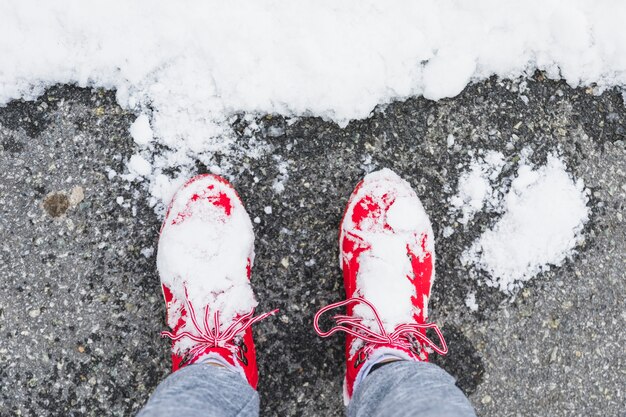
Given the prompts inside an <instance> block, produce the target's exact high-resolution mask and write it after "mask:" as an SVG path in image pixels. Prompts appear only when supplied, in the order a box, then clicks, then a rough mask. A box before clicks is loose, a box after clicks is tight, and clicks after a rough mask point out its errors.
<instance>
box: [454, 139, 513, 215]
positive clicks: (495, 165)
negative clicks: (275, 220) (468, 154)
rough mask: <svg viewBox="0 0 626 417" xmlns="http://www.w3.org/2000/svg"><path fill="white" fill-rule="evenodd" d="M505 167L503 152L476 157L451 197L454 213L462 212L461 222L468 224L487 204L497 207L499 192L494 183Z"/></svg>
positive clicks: (491, 152) (492, 152) (488, 152)
mask: <svg viewBox="0 0 626 417" xmlns="http://www.w3.org/2000/svg"><path fill="white" fill-rule="evenodd" d="M503 167H504V155H503V154H502V153H501V152H496V151H487V152H486V153H485V155H484V156H479V157H476V158H474V159H473V160H472V161H471V163H470V165H469V171H467V172H465V173H463V174H462V175H461V178H460V179H459V185H458V192H457V194H456V195H454V196H453V197H451V198H450V205H451V208H452V211H453V213H459V212H460V213H461V215H462V216H461V218H460V219H459V223H461V224H467V223H468V222H469V221H471V220H472V219H473V218H474V215H475V214H476V213H477V212H478V211H480V210H482V209H483V206H484V205H485V204H488V205H489V206H490V207H495V206H496V205H497V204H498V194H497V191H496V190H494V188H493V186H492V184H493V182H494V181H495V180H496V179H497V178H498V176H499V175H500V172H501V171H502V168H503Z"/></svg>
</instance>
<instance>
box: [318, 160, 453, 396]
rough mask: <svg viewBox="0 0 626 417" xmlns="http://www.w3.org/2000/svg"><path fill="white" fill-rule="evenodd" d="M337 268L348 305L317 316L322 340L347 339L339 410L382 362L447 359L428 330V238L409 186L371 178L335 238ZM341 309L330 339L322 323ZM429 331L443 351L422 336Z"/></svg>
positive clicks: (385, 174)
mask: <svg viewBox="0 0 626 417" xmlns="http://www.w3.org/2000/svg"><path fill="white" fill-rule="evenodd" d="M339 250H340V259H339V261H340V266H341V268H342V270H343V276H344V286H345V291H346V299H345V300H344V301H340V302H337V303H334V304H330V305H328V306H326V307H324V308H322V309H321V310H319V311H318V313H317V314H316V315H315V320H314V327H315V330H316V332H317V333H318V334H319V335H320V336H322V337H327V336H330V335H332V334H334V333H336V332H339V331H343V332H346V333H347V335H346V376H345V381H344V402H345V404H346V405H347V404H348V403H349V402H350V399H351V398H352V395H353V393H354V389H355V387H356V386H357V385H358V383H359V382H360V381H362V380H363V378H364V377H365V376H367V374H368V373H369V371H370V370H371V368H372V366H374V365H375V364H377V363H381V362H382V361H387V360H394V359H399V360H411V361H428V353H429V352H432V351H435V352H437V353H439V354H446V353H447V351H448V348H447V346H446V343H445V341H444V339H443V336H442V334H441V332H440V331H439V328H438V327H437V326H436V325H435V324H434V323H428V322H427V316H428V299H429V297H430V290H431V286H432V282H433V278H434V263H435V250H434V241H433V231H432V227H431V225H430V221H429V219H428V216H427V214H426V212H425V211H424V208H423V207H422V204H421V202H420V200H419V198H418V197H417V195H416V194H415V192H414V191H413V189H412V188H411V186H410V185H409V184H408V183H407V182H406V181H404V180H402V179H401V178H400V177H399V176H398V175H396V174H395V173H394V172H393V171H391V170H389V169H383V170H381V171H377V172H374V173H371V174H369V175H367V176H366V177H365V179H364V180H363V181H362V182H361V183H360V184H359V185H357V187H356V189H355V190H354V192H353V193H352V196H351V197H350V200H349V202H348V205H347V208H346V211H345V213H344V217H343V220H342V222H341V226H340V234H339ZM342 306H345V308H346V314H345V315H343V314H338V315H335V316H334V317H333V319H334V320H335V322H336V325H335V326H334V327H332V328H331V329H330V330H328V331H323V330H322V329H321V328H320V325H319V320H320V317H321V316H322V314H324V313H325V312H326V311H329V310H332V309H335V308H338V307H342ZM427 329H432V330H434V332H435V333H436V334H437V336H438V339H439V341H440V343H441V347H439V346H437V344H436V343H435V342H433V341H432V340H431V339H430V338H429V337H427V335H426V330H427Z"/></svg>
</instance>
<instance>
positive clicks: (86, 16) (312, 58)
mask: <svg viewBox="0 0 626 417" xmlns="http://www.w3.org/2000/svg"><path fill="white" fill-rule="evenodd" d="M625 19H626V2H623V1H620V0H599V1H593V2H592V1H582V0H575V1H568V0H527V1H524V2H517V1H513V0H485V1H480V2H472V3H467V2H461V1H459V0H441V1H433V0H416V1H409V0H406V1H401V0H396V1H391V2H377V1H373V0H358V1H357V0H346V1H343V2H340V3H337V2H332V1H330V0H322V1H319V0H315V1H314V0H303V1H299V2H289V1H280V0H261V1H257V0H254V1H253V0H247V1H246V0H242V1H240V2H220V1H216V0H208V1H201V0H190V1H188V2H185V6H184V7H180V5H179V4H177V3H175V2H171V1H166V0H137V1H133V2H128V1H123V0H110V1H106V2H98V1H96V2H84V1H79V0H59V1H55V2H43V3H42V2H38V1H34V0H5V1H3V2H0V55H1V56H2V60H0V104H3V103H8V102H9V101H10V100H12V99H17V98H24V99H33V98H35V97H36V96H38V95H40V94H42V92H43V91H44V89H45V88H46V87H48V86H51V85H53V84H57V83H74V84H77V85H79V86H92V87H103V88H109V89H116V91H117V100H118V102H119V104H120V105H121V106H122V107H123V108H125V109H128V110H131V111H133V112H136V113H137V114H138V115H139V116H138V118H137V120H136V121H135V122H134V123H133V124H132V126H131V127H130V133H131V136H132V137H133V139H134V141H135V143H136V144H137V152H136V153H140V152H141V151H145V153H143V154H142V155H143V158H144V159H145V160H146V161H148V162H149V163H150V165H151V172H150V174H149V175H145V177H146V180H147V182H148V183H149V190H150V193H151V195H152V197H153V198H152V204H154V205H155V206H156V208H157V211H159V213H161V214H163V207H164V205H166V204H167V202H168V201H169V199H170V198H171V196H172V193H173V190H175V189H176V188H177V186H178V185H180V183H181V182H182V181H184V179H185V178H187V177H189V176H190V175H191V174H192V173H193V172H194V170H195V160H200V161H201V162H202V163H204V164H205V165H206V166H213V165H214V161H213V160H212V155H213V154H214V153H215V152H218V151H219V152H225V153H227V154H228V153H231V154H232V153H236V152H240V153H241V152H251V153H253V154H254V153H255V152H256V153H257V154H258V152H259V150H258V149H252V150H249V151H248V150H245V151H244V150H243V149H241V148H239V147H237V146H236V145H235V144H234V143H235V141H234V138H235V136H234V134H233V132H232V130H231V128H230V126H229V118H230V116H232V115H234V114H241V113H247V115H248V116H250V115H260V114H267V113H276V114H282V115H285V116H295V117H298V116H302V115H307V116H308V115H310V116H320V117H322V118H324V119H326V120H333V121H335V122H336V123H338V124H340V125H341V126H345V125H346V124H347V123H348V122H349V121H350V120H351V119H360V118H365V117H368V115H369V114H370V113H371V111H372V110H373V109H374V108H375V107H376V106H377V105H379V104H385V103H389V102H391V101H394V100H401V99H404V98H407V97H411V96H416V95H423V96H425V97H427V98H430V99H433V100H437V99H440V98H444V97H451V96H454V95H456V94H458V93H459V92H461V90H462V89H463V88H464V87H465V86H466V85H467V84H468V83H470V82H472V81H478V80H482V79H485V78H487V77H489V76H491V75H493V74H496V75H498V76H500V77H509V78H515V77H518V76H525V75H527V74H532V73H533V72H534V70H535V69H540V70H544V71H545V72H546V74H547V75H548V76H549V77H552V78H563V79H565V80H566V81H567V82H568V83H569V84H570V85H572V86H579V85H594V86H596V89H595V91H598V92H599V91H602V89H604V88H607V87H611V86H622V87H623V86H624V85H625V84H626V31H624V30H623V27H622V26H623V22H624V20H625ZM522 97H523V96H522ZM522 99H523V98H522ZM292 120H293V119H292ZM268 134H269V135H270V136H280V135H282V134H283V132H281V131H280V129H270V131H269V132H268ZM449 143H450V142H449ZM157 145H160V146H157ZM157 149H166V150H159V151H157ZM144 168H145V166H144ZM172 168H173V169H172ZM220 168H221V170H223V171H224V172H225V173H228V172H229V171H230V170H231V169H232V167H230V166H229V165H228V160H227V159H225V162H223V163H222V166H221V167H220ZM145 171H146V170H144V172H145ZM169 171H172V172H177V173H178V174H176V176H175V177H170V176H168V175H165V174H164V172H169ZM168 181H169V182H171V184H167V182H168ZM277 187H278V189H277V192H280V191H279V189H280V188H281V187H280V185H277Z"/></svg>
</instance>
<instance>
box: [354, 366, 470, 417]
mask: <svg viewBox="0 0 626 417" xmlns="http://www.w3.org/2000/svg"><path fill="white" fill-rule="evenodd" d="M347 414H348V417H365V416H368V417H369V416H371V417H385V416H394V417H402V416H420V417H470V416H476V414H475V413H474V409H473V408H472V405H471V404H470V402H469V400H468V399H467V397H465V395H464V394H463V392H462V391H461V390H460V389H459V388H458V387H457V386H456V385H455V384H454V378H453V377H452V376H450V375H449V374H448V373H447V372H446V371H444V370H443V369H441V368H440V367H438V366H437V365H434V364H431V363H428V362H413V361H397V362H392V363H387V364H384V365H382V366H381V367H380V368H378V369H375V370H374V371H371V372H370V373H369V375H367V376H366V377H365V378H364V379H363V381H362V382H361V383H360V384H359V385H358V386H357V387H356V388H355V392H354V396H353V398H352V401H351V402H350V405H349V406H348V410H347Z"/></svg>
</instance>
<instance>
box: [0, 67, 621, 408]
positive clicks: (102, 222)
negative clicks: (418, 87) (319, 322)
mask: <svg viewBox="0 0 626 417" xmlns="http://www.w3.org/2000/svg"><path fill="white" fill-rule="evenodd" d="M592 93H593V92H592V91H591V90H585V89H572V88H570V87H568V86H567V85H565V84H564V83H560V82H554V81H549V80H545V79H544V78H543V77H542V75H541V74H536V75H535V77H534V78H533V79H532V80H530V81H529V82H528V87H527V89H526V91H523V92H520V91H518V83H515V82H510V81H498V80H495V79H491V80H488V81H485V82H482V83H479V84H475V85H471V86H469V87H468V88H466V90H465V91H464V92H463V93H462V94H461V95H459V96H458V97H456V98H453V99H447V100H441V101H439V102H431V101H428V100H425V99H422V98H416V99H411V100H408V101H406V102H401V103H395V104H392V105H389V106H387V107H385V108H381V109H378V110H377V111H375V112H374V113H373V114H372V116H371V117H370V118H369V119H367V120H362V121H355V122H352V123H351V124H350V125H349V126H348V127H347V128H345V129H340V128H339V127H337V126H336V125H334V124H332V123H328V122H324V121H323V120H320V119H317V118H304V119H300V120H299V121H297V122H296V123H294V124H289V123H287V122H286V121H285V120H284V119H283V118H281V117H272V116H266V117H261V118H260V119H259V120H258V123H259V125H260V126H261V127H260V130H259V131H258V133H257V136H258V137H259V139H261V140H263V141H266V142H267V144H268V145H269V149H270V151H268V152H266V153H265V154H263V155H261V156H260V157H258V158H256V159H254V158H249V157H245V156H232V155H230V156H229V155H221V156H220V155H216V157H215V158H216V161H217V162H219V161H220V158H221V159H222V160H223V158H228V159H229V161H230V162H232V163H234V164H235V166H246V167H248V168H246V169H244V170H243V172H242V173H240V174H237V175H236V176H232V177H231V179H232V181H233V183H234V184H235V186H236V188H237V189H238V191H239V192H240V194H241V195H242V197H243V199H244V202H245V205H246V207H247V209H248V211H249V212H250V215H251V217H252V218H255V217H259V219H260V223H258V224H256V223H255V231H256V236H257V239H256V252H257V256H256V263H255V266H254V269H253V286H254V288H255V290H256V292H257V296H258V299H259V300H260V304H261V305H260V307H259V311H261V310H263V311H265V310H267V309H270V308H280V309H281V312H280V314H279V315H278V317H275V318H273V319H268V320H265V321H263V322H262V323H259V324H258V325H256V327H255V337H256V341H257V350H258V352H259V356H258V360H259V368H260V369H259V370H260V384H259V392H260V395H261V401H262V411H263V413H262V414H263V415H277V416H320V415H324V416H334V415H342V414H343V407H342V404H341V383H342V374H343V362H342V359H343V338H342V337H340V336H338V337H334V338H331V339H319V338H317V337H316V336H315V334H314V331H313V328H312V326H311V321H312V317H313V315H314V313H315V311H316V309H318V308H319V307H321V306H323V305H325V304H327V303H329V302H332V301H337V300H339V299H341V297H342V283H341V274H340V271H339V268H338V265H337V227H338V224H339V220H340V216H341V213H342V210H343V207H344V204H345V202H346V199H347V197H348V195H349V194H350V193H351V191H352V189H353V187H354V185H355V184H356V183H357V182H358V180H359V179H360V178H361V177H362V176H363V174H364V172H365V171H367V170H371V169H375V168H382V167H389V168H392V169H394V170H396V171H397V172H398V173H399V174H401V175H402V176H403V177H404V178H406V179H407V180H408V181H409V182H411V184H412V185H413V186H414V187H415V189H416V190H417V193H418V195H420V197H421V198H422V200H423V203H424V205H425V207H426V209H427V211H428V212H429V213H430V215H431V219H432V222H433V225H434V229H435V233H436V250H437V255H438V258H437V274H438V275H437V281H436V283H435V286H434V290H433V292H434V293H433V298H432V300H431V318H432V319H433V320H434V321H436V322H437V323H438V324H439V325H440V326H441V328H442V330H443V332H444V334H445V335H446V338H447V341H448V345H449V346H450V353H449V354H448V356H447V357H446V358H443V359H442V358H434V361H435V362H437V363H439V364H441V365H442V366H443V367H444V368H445V369H447V370H448V371H449V372H450V373H451V374H453V375H454V376H455V377H456V378H457V381H458V385H459V386H460V387H461V388H462V389H463V390H464V391H465V392H466V393H467V394H468V395H469V398H470V400H471V401H472V403H473V404H474V405H475V407H476V409H477V411H478V414H479V415H483V416H518V415H519V416H532V415H538V416H547V415H551V416H574V415H581V416H582V415H585V416H591V415H611V416H613V415H624V410H626V397H625V395H626V394H625V392H624V380H625V378H626V363H625V360H626V353H625V352H626V350H624V346H626V335H625V333H624V331H623V330H624V325H625V322H626V312H625V309H624V307H625V304H624V300H625V295H626V290H625V285H624V284H625V278H626V276H625V272H624V271H626V250H625V249H626V227H625V225H624V219H623V217H624V215H625V213H624V204H625V201H626V185H625V184H626V158H625V157H626V151H625V136H626V110H625V107H624V103H623V100H622V97H621V95H620V94H619V93H618V92H616V91H608V92H605V93H603V94H601V95H594V94H592ZM135 117H136V116H135V115H133V114H130V113H128V112H125V111H124V110H122V109H121V108H119V106H117V104H116V103H115V99H114V92H110V91H108V92H107V91H101V90H88V89H80V88H76V87H71V86H59V87H55V88H52V89H50V90H48V91H47V92H46V94H45V95H44V96H42V97H40V98H39V99H38V100H37V101H34V102H12V103H10V104H9V105H8V106H6V107H4V108H0V237H1V238H0V248H1V250H0V282H1V283H2V286H0V415H2V416H9V415H27V416H31V415H32V416H45V415H59V416H60V415H63V416H74V415H76V416H78V415H90V416H101V415H132V414H134V413H135V412H136V411H137V410H138V409H139V408H141V406H142V405H143V404H144V403H145V401H146V400H147V399H148V397H149V395H150V393H151V392H152V390H153V389H154V388H155V386H156V385H157V384H158V383H159V381H161V380H162V379H163V378H165V377H166V376H167V375H168V374H169V366H170V361H169V344H168V341H166V340H163V339H161V338H159V337H158V333H159V331H160V330H163V329H164V328H165V327H164V326H165V324H164V313H165V309H164V305H163V301H162V299H161V293H160V289H159V279H158V276H157V274H156V270H155V257H154V254H152V255H150V251H151V249H155V248H156V241H157V232H158V227H159V223H160V221H159V219H158V218H157V217H156V215H155V214H154V213H153V211H152V209H150V208H149V207H148V205H147V203H146V197H147V192H146V191H145V190H144V189H143V188H142V186H141V185H140V184H129V183H127V182H126V181H124V180H122V179H120V178H119V177H116V178H113V179H111V180H110V179H109V178H108V176H107V171H108V169H113V170H115V171H117V172H123V171H124V167H125V160H126V159H127V158H128V157H129V156H130V155H132V154H133V152H134V143H133V141H132V139H131V138H130V136H129V134H128V127H129V125H130V123H132V121H133V120H134V118H135ZM245 125H246V122H245V121H244V119H243V118H241V120H239V121H235V122H234V124H233V127H234V128H235V130H236V131H238V132H243V131H245V129H244V128H245ZM449 134H453V135H454V137H455V144H454V145H453V146H451V147H448V145H447V137H448V135H449ZM247 140H248V138H247V137H246V136H245V135H241V137H240V139H239V141H240V144H241V146H246V145H245V143H246V141H247ZM524 147H530V148H531V149H532V150H533V151H534V153H533V160H534V161H535V162H536V163H541V162H542V160H545V157H546V155H547V153H548V152H551V151H554V150H555V149H559V152H560V153H561V154H563V155H564V157H565V158H566V160H567V161H568V165H569V167H570V169H571V171H572V172H573V173H574V175H575V176H576V177H579V178H582V179H583V180H584V182H585V185H586V186H587V187H588V188H589V190H590V203H589V204H590V207H591V210H592V212H591V220H590V222H589V223H588V224H587V226H586V228H585V242H584V243H583V244H582V245H581V246H579V247H578V250H577V253H576V254H575V255H574V257H573V259H571V260H570V261H568V262H566V264H565V265H564V266H562V267H559V268H552V269H550V270H549V271H547V272H545V273H542V274H540V275H539V276H537V277H536V278H535V279H534V280H532V281H531V282H529V283H528V284H526V286H525V287H524V289H523V290H521V291H520V292H518V293H516V294H515V295H514V296H513V297H510V296H505V295H504V294H502V293H500V292H498V291H497V290H495V289H493V288H487V287H485V286H484V285H480V282H481V276H480V274H479V273H476V271H472V270H470V269H468V268H465V267H463V266H462V265H461V263H460V261H459V257H460V255H461V253H462V251H463V250H464V249H465V248H466V247H468V246H469V245H470V244H471V242H472V241H473V240H474V239H475V238H476V237H478V236H479V235H480V233H481V231H482V230H485V229H486V228H488V227H490V226H491V225H492V224H493V223H494V222H495V221H496V220H497V215H496V214H479V215H478V216H477V217H476V219H475V221H474V222H473V223H471V224H470V225H469V227H468V228H467V229H464V228H462V227H461V226H460V225H458V224H456V223H455V222H454V219H453V218H452V217H451V216H450V215H449V206H448V198H449V197H450V196H451V195H452V194H454V193H455V189H456V183H457V181H458V177H459V173H460V172H461V171H462V170H463V169H464V167H465V166H466V164H467V162H468V161H469V159H470V158H469V156H468V155H467V151H468V150H470V149H474V150H479V149H496V150H500V151H502V152H503V153H504V154H505V155H507V156H515V155H516V154H519V152H520V151H521V149H523V148H524ZM277 157H280V158H282V160H284V161H288V169H287V171H288V178H287V179H286V180H285V181H284V185H285V190H284V192H283V193H281V194H278V193H276V191H275V190H274V189H273V188H272V184H273V183H274V181H275V180H276V179H277V178H280V177H281V175H282V174H281V173H280V172H279V171H278V167H277V163H276V158H277ZM198 169H199V171H203V170H205V168H204V166H202V165H201V164H199V165H198ZM507 170H508V171H507ZM505 171H506V172H505V173H504V174H503V175H509V176H510V175H513V174H514V172H515V166H510V167H508V168H505ZM120 197H121V198H120ZM267 206H270V207H272V212H271V214H266V213H265V211H264V208H265V207H267ZM445 226H451V227H453V228H455V230H456V232H455V233H454V234H453V235H451V236H449V237H444V235H443V228H444V227H445ZM146 255H147V256H146ZM470 291H475V292H476V294H477V302H478V305H479V311H478V312H476V313H473V312H471V311H470V310H469V309H468V308H467V307H466V306H465V303H464V299H465V297H466V295H467V293H468V292H470Z"/></svg>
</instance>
